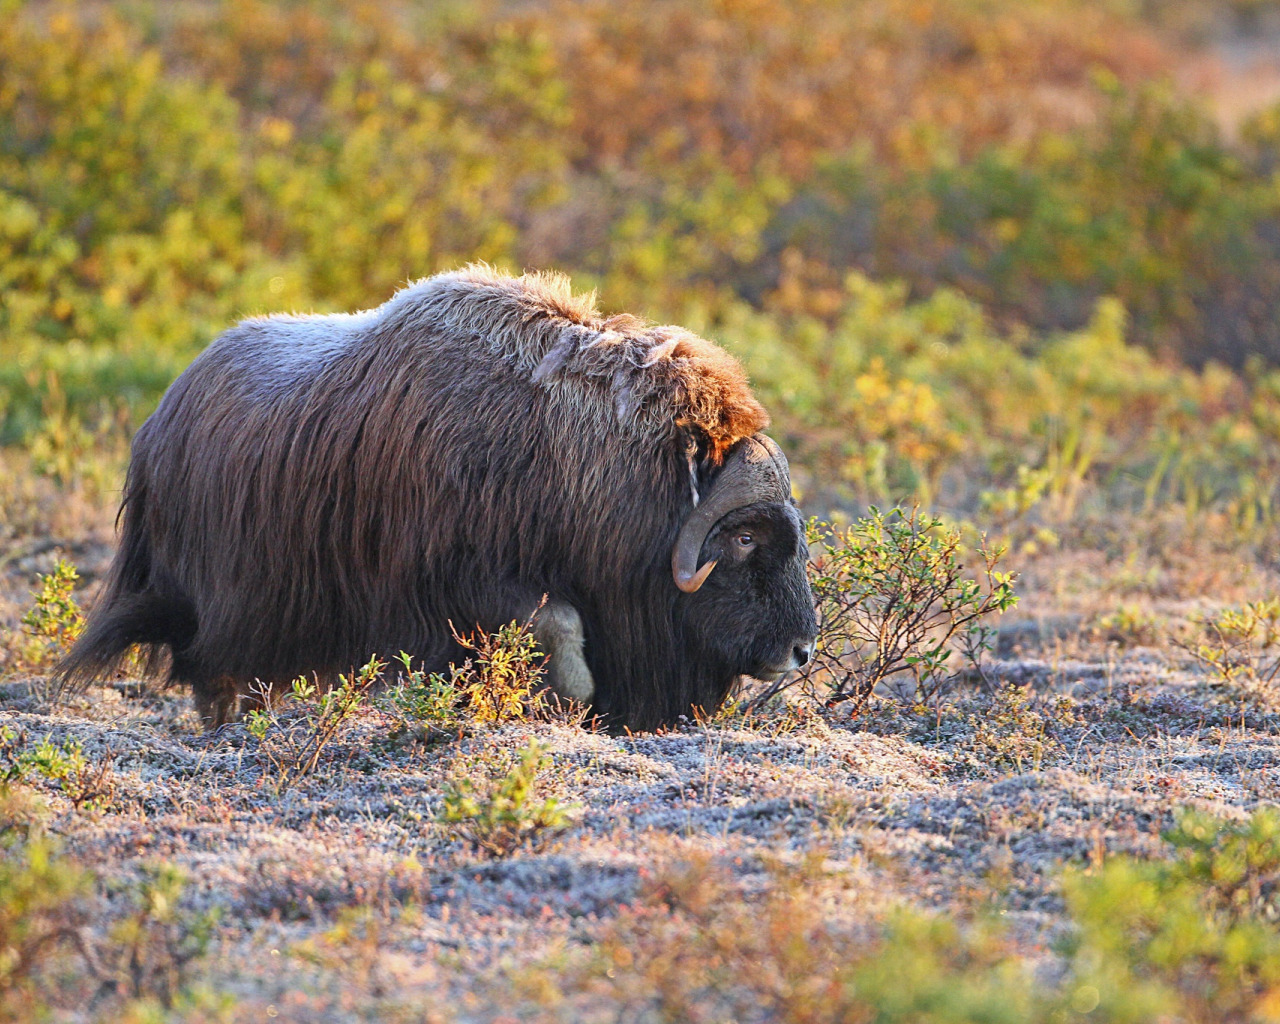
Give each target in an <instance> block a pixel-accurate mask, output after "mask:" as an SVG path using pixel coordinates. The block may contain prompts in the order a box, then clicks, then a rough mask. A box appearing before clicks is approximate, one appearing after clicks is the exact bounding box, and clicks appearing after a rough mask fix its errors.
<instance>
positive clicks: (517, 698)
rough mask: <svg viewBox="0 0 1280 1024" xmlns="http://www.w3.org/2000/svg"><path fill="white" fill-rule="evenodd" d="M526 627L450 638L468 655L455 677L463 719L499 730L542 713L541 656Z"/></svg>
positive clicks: (478, 631) (515, 624) (509, 625)
mask: <svg viewBox="0 0 1280 1024" xmlns="http://www.w3.org/2000/svg"><path fill="white" fill-rule="evenodd" d="M531 624H532V622H531V621H530V622H524V623H521V622H515V621H513V622H509V623H507V624H506V625H505V626H502V627H501V628H499V629H498V630H496V631H495V632H493V633H489V632H486V631H485V630H483V629H476V630H475V632H473V633H471V634H470V635H468V636H465V637H464V636H461V635H460V634H459V633H457V631H455V632H454V634H453V638H454V639H455V640H456V641H457V642H458V643H459V644H461V645H462V646H463V647H464V648H466V649H467V650H468V651H470V652H471V656H470V657H469V658H468V659H467V661H466V662H465V663H464V665H463V671H462V673H461V674H460V675H459V676H458V678H459V680H460V681H464V684H463V693H464V695H465V697H466V702H467V709H468V716H469V717H470V719H471V720H472V721H475V722H479V723H481V724H500V723H502V722H510V721H514V720H515V719H519V718H524V717H525V716H526V715H528V714H530V713H540V712H542V711H545V710H546V705H547V698H546V693H545V692H544V691H543V690H541V689H540V687H541V686H542V670H543V666H544V665H545V663H546V660H547V659H546V655H544V654H543V653H542V652H541V651H540V650H539V649H538V642H537V640H535V639H534V636H533V631H532V629H531Z"/></svg>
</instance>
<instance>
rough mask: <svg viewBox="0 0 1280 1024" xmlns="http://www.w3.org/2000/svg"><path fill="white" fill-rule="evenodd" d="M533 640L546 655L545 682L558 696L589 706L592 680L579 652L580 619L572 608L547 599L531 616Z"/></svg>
mask: <svg viewBox="0 0 1280 1024" xmlns="http://www.w3.org/2000/svg"><path fill="white" fill-rule="evenodd" d="M532 629H533V637H534V639H535V640H537V641H538V646H539V647H541V648H542V650H543V651H544V652H546V655H547V667H546V673H547V682H548V684H550V686H551V689H552V690H554V691H555V692H556V693H558V694H559V695H560V696H561V697H567V698H569V699H570V700H576V701H580V702H581V703H583V704H589V703H591V698H592V697H594V696H595V692H596V685H595V680H593V679H592V678H591V670H590V669H589V668H587V659H586V655H585V654H584V652H583V645H584V636H583V632H582V616H581V615H579V614H578V610H577V609H576V608H574V607H573V606H572V605H569V604H565V603H564V602H563V601H550V600H548V601H547V603H546V604H544V605H543V606H542V607H541V608H539V609H538V610H537V611H536V612H535V613H534V616H533V627H532Z"/></svg>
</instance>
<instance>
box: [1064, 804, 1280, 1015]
mask: <svg viewBox="0 0 1280 1024" xmlns="http://www.w3.org/2000/svg"><path fill="white" fill-rule="evenodd" d="M1165 838H1166V840H1168V841H1169V843H1170V844H1171V845H1172V847H1173V855H1172V856H1170V857H1167V858H1161V859H1159V860H1155V861H1141V860H1136V859H1133V858H1130V857H1114V858H1110V859H1107V860H1106V861H1105V862H1103V863H1102V864H1101V865H1100V866H1094V867H1093V868H1090V869H1077V870H1070V871H1068V872H1067V873H1066V875H1065V877H1064V879H1063V889H1064V894H1065V897H1066V901H1067V907H1068V910H1069V912H1070V914H1071V916H1072V918H1073V919H1074V920H1075V922H1076V925H1077V929H1078V930H1077V932H1076V933H1075V935H1074V936H1073V938H1072V939H1071V940H1069V942H1068V943H1067V946H1066V949H1065V950H1064V951H1065V952H1066V953H1067V954H1068V955H1069V956H1070V957H1071V960H1072V964H1073V968H1074V974H1075V978H1074V986H1075V990H1076V992H1077V993H1078V992H1080V991H1086V992H1087V993H1088V994H1089V996H1090V999H1089V1002H1090V1003H1091V1004H1092V1005H1090V1006H1088V1007H1087V1008H1086V1012H1089V1011H1093V1010H1095V1008H1096V1016H1094V1017H1093V1018H1091V1019H1098V1020H1115V1021H1139V1020H1161V1019H1169V1020H1174V1019H1176V1020H1182V1021H1192V1022H1205V1024H1208V1022H1216V1021H1258V1020H1274V1019H1276V1010H1277V997H1276V993H1277V991H1278V989H1277V986H1280V931H1277V929H1276V921H1277V919H1280V814H1277V812H1276V811H1275V809H1274V808H1264V809H1262V810H1259V811H1257V812H1255V813H1254V814H1253V816H1252V817H1251V818H1249V819H1248V820H1247V821H1243V822H1231V823H1229V822H1225V821H1221V820H1218V819H1215V818H1211V817H1208V816H1206V815H1203V814H1198V813H1193V812H1188V813H1186V814H1184V815H1183V816H1182V817H1181V818H1180V819H1179V821H1178V824H1177V825H1176V827H1175V828H1174V829H1173V830H1172V831H1170V832H1169V833H1167V834H1166V835H1165Z"/></svg>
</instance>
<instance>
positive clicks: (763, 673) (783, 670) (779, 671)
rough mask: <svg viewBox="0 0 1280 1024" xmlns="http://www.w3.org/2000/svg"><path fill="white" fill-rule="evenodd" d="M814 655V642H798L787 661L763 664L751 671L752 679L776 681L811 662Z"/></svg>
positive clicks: (767, 681) (763, 681)
mask: <svg viewBox="0 0 1280 1024" xmlns="http://www.w3.org/2000/svg"><path fill="white" fill-rule="evenodd" d="M812 657H813V642H812V641H810V642H808V643H801V644H796V645H795V646H794V647H792V648H791V657H790V658H788V659H787V661H786V662H785V663H781V664H774V665H762V666H761V667H760V668H758V669H756V670H755V671H753V672H751V673H750V676H751V678H752V679H759V680H760V682H762V683H776V682H777V681H778V680H779V679H781V678H782V677H783V676H785V675H786V674H787V673H788V672H794V671H795V670H796V669H798V668H803V667H804V666H805V665H807V664H809V659H810V658H812Z"/></svg>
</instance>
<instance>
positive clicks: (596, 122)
mask: <svg viewBox="0 0 1280 1024" xmlns="http://www.w3.org/2000/svg"><path fill="white" fill-rule="evenodd" d="M1268 52H1271V53H1275V54H1280V3H1275V2H1264V0H1234V2H1231V0H649V2H646V3H644V4H624V3H612V2H603V0H585V2H582V0H572V2H571V0H467V2H436V3H427V2H417V3H410V2H404V0H341V2H338V0H314V2H307V3H289V2H266V0H119V2H115V3H93V2H79V3H66V2H47V0H0V443H2V444H6V445H9V446H20V447H21V448H22V449H25V450H26V451H27V452H28V453H29V457H30V460H31V464H32V465H34V466H35V467H36V469H37V470H38V471H40V472H42V473H44V474H46V475H50V476H52V477H54V478H55V479H58V480H61V481H66V480H67V479H71V478H74V477H75V475H76V474H77V473H78V472H81V469H80V468H79V467H80V466H82V464H83V463H84V461H85V458H86V455H87V453H91V452H93V451H96V450H99V449H100V448H101V447H102V446H103V445H104V444H105V445H106V446H107V447H110V446H111V445H112V444H115V445H116V447H117V450H118V445H119V439H120V438H122V437H125V436H127V435H128V433H129V432H130V431H131V430H132V429H133V428H134V427H136V425H137V423H138V422H140V420H141V418H142V417H144V416H145V415H146V414H147V413H148V412H149V411H150V409H151V408H152V407H153V406H154V404H155V402H156V401H157V399H158V398H159V395H160V394H161V392H162V391H163V389H164V388H165V387H166V386H167V384H168V383H169V381H170V380H171V379H172V378H173V377H174V376H175V375H176V374H177V373H178V372H179V371H180V370H181V369H182V367H183V366H184V365H185V364H186V363H187V362H188V361H189V360H190V359H191V358H192V357H193V356H194V355H195V353H197V352H198V351H199V350H200V349H201V348H202V347H203V346H204V345H205V344H207V343H208V342H209V341H210V340H211V339H212V338H213V337H214V336H215V335H216V334H217V333H218V332H219V331H220V330H221V329H223V328H224V327H226V326H227V325H228V324H230V323H231V322H233V321H235V320H236V319H238V318H240V317H243V316H245V315H249V314H255V313H264V312H269V311H273V310H286V309H287V310H337V309H354V308H364V307H369V306H372V305H377V304H378V303H380V302H382V301H383V300H385V299H386V298H387V297H388V296H389V295H390V294H391V293H392V291H393V290H395V289H396V288H397V287H398V286H400V285H402V284H403V283H405V282H406V281H407V280H409V279H411V278H415V277H418V276H423V275H426V274H429V273H433V272H436V271H439V270H442V269H447V268H451V267H454V266H457V265H458V264H460V263H463V262H465V261H469V260H476V259H483V260H488V261H491V262H494V263H496V264H499V265H502V266H506V267H509V268H511V269H514V270H519V269H522V268H546V267H552V268H557V269H561V270H564V271H567V272H569V273H570V274H572V276H573V278H574V281H575V284H576V285H577V286H578V287H580V288H589V287H596V288H598V289H599V291H600V295H601V300H602V304H603V305H604V306H605V307H606V308H609V309H626V310H629V311H633V312H639V313H642V314H644V315H646V316H648V317H650V318H652V319H655V320H662V321H678V322H683V323H686V324H688V325H689V326H691V327H693V328H694V329H696V330H699V331H701V332H703V333H705V334H706V335H708V336H709V337H712V338H714V339H716V340H718V341H719V342H721V343H722V344H723V345H725V346H726V347H727V348H729V349H730V350H732V351H733V352H735V353H736V354H737V355H738V356H739V357H740V358H741V359H742V360H743V361H744V363H745V364H746V366H747V367H748V369H749V371H750V373H751V375H752V377H753V380H754V382H755V384H756V387H757V389H758V392H759V393H760V394H761V397H762V398H763V399H764V401H765V402H766V404H767V405H768V406H769V408H770V409H771V411H772V412H773V415H774V419H775V425H774V432H775V434H777V435H778V436H779V437H780V439H781V440H782V441H783V442H784V444H785V445H786V446H787V447H788V449H789V451H790V452H792V453H793V461H794V462H795V463H796V464H797V474H796V475H797V480H798V481H799V485H800V487H801V489H802V491H803V495H802V496H803V497H804V498H805V499H806V500H807V502H808V503H809V504H810V507H811V508H812V510H813V511H821V512H825V511H826V510H827V509H828V508H831V507H833V506H837V505H844V506H852V505H854V504H857V503H866V502H870V501H899V500H910V499H912V498H915V499H920V500H924V501H926V502H930V503H932V504H933V505H934V506H935V507H940V508H946V509H951V510H953V511H955V512H956V513H957V514H964V515H973V516H981V517H982V518H983V519H984V520H985V521H987V522H991V521H995V522H996V523H997V524H1000V523H1004V524H1009V523H1015V522H1023V523H1033V524H1039V527H1040V528H1041V529H1040V533H1041V534H1043V535H1046V536H1047V534H1046V533H1045V527H1046V524H1049V525H1052V524H1054V523H1060V522H1062V521H1065V520H1067V519H1070V518H1071V517H1072V516H1075V515H1076V514H1078V513H1079V512H1081V511H1082V510H1088V509H1092V510H1101V511H1103V512H1112V511H1115V510H1117V509H1128V510H1134V511H1139V512H1141V511H1149V510H1151V509H1152V508H1154V507H1155V506H1157V505H1160V506H1168V505H1175V506H1178V507H1180V508H1184V509H1186V510H1188V511H1189V512H1190V513H1192V514H1193V515H1195V514H1200V513H1211V514H1213V515H1214V516H1217V517H1218V519H1219V521H1221V522H1223V523H1225V524H1226V525H1228V526H1230V527H1232V528H1234V529H1235V530H1239V531H1244V532H1245V533H1246V534H1251V535H1252V534H1256V533H1257V531H1259V530H1268V531H1269V530H1270V528H1271V527H1274V526H1275V525H1276V522H1277V519H1280V504H1278V503H1277V502H1278V500H1280V494H1278V493H1277V491H1278V488H1280V178H1278V177H1277V171H1278V170H1280V104H1277V102H1276V101H1277V100H1280V64H1272V65H1267V64H1266V63H1265V62H1263V63H1258V62H1256V61H1254V59H1253V58H1254V57H1255V56H1256V55H1257V54H1258V53H1263V54H1265V53H1268ZM1268 69H1269V70H1268ZM1268 74H1271V75H1272V76H1273V79H1268V77H1267V76H1268ZM11 450H14V449H13V448H12V447H11Z"/></svg>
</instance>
